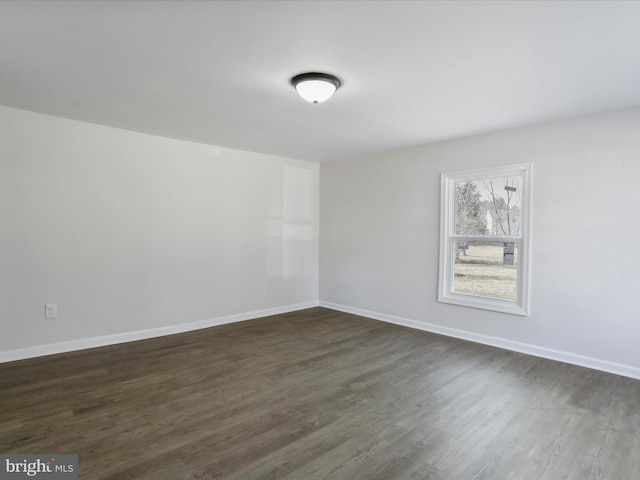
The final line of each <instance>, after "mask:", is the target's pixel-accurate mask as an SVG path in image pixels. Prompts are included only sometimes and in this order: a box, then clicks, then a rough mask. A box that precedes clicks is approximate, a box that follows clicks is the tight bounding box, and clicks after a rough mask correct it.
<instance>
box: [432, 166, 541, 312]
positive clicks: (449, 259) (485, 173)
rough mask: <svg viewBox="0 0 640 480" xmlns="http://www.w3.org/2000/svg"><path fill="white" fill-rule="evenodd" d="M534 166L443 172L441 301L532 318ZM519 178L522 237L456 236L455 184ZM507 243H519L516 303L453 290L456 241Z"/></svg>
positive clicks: (439, 290)
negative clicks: (532, 179)
mask: <svg viewBox="0 0 640 480" xmlns="http://www.w3.org/2000/svg"><path fill="white" fill-rule="evenodd" d="M531 170H532V165H531V164H519V165H507V166H501V167H492V168H481V169H474V170H464V171H458V172H444V173H442V175H441V199H440V275H439V286H438V301H439V302H442V303H449V304H453V305H461V306H465V307H472V308H481V309H484V310H492V311H495V312H502V313H510V314H514V315H522V316H528V315H529V307H530V294H529V293H530V292H529V285H530V272H531ZM515 176H520V177H521V178H522V186H521V189H522V192H521V197H520V198H521V203H522V204H521V205H520V222H521V225H520V235H518V236H493V235H492V236H489V235H456V234H455V225H454V223H455V216H454V212H455V183H456V182H460V181H467V180H468V181H473V180H483V179H490V178H504V177H515ZM483 239H490V240H504V241H506V242H508V241H516V242H517V243H518V245H519V247H518V275H517V294H516V300H503V299H499V298H493V297H485V296H480V295H470V294H464V293H456V292H454V290H453V286H454V285H453V280H454V263H455V257H456V252H455V251H454V248H455V247H454V244H455V241H456V240H483Z"/></svg>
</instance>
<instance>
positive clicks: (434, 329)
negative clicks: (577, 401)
mask: <svg viewBox="0 0 640 480" xmlns="http://www.w3.org/2000/svg"><path fill="white" fill-rule="evenodd" d="M319 304H320V306H321V307H326V308H330V309H332V310H338V311H340V312H346V313H352V314H354V315H360V316H362V317H367V318H372V319H374V320H381V321H383V322H388V323H394V324H396V325H402V326H405V327H409V328H415V329H417V330H424V331H425V332H431V333H437V334H440V335H446V336H448V337H454V338H460V339H462V340H469V341H471V342H476V343H482V344H484V345H490V346H492V347H498V348H503V349H505V350H512V351H514V352H520V353H526V354H529V355H534V356H536V357H542V358H547V359H549V360H557V361H560V362H565V363H570V364H572V365H579V366H581V367H587V368H592V369H594V370H600V371H603V372H608V373H615V374H616V375H622V376H624V377H630V378H635V379H638V380H640V368H638V367H633V366H631V365H624V364H621V363H615V362H609V361H607V360H601V359H598V358H592V357H585V356H583V355H577V354H574V353H570V352H563V351H561V350H553V349H551V348H545V347H539V346H537V345H531V344H528V343H520V342H514V341H512V340H507V339H504V338H499V337H492V336H488V335H482V334H479V333H473V332H468V331H466V330H459V329H456V328H449V327H443V326H441V325H435V324H432V323H426V322H418V321H416V320H410V319H408V318H402V317H396V316H394V315H387V314H385V313H378V312H371V311H369V310H363V309H360V308H354V307H348V306H346V305H340V304H336V303H331V302H324V301H320V303H319Z"/></svg>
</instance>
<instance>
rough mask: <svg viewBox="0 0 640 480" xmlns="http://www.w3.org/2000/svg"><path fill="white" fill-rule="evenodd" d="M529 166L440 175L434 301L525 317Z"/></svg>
mask: <svg viewBox="0 0 640 480" xmlns="http://www.w3.org/2000/svg"><path fill="white" fill-rule="evenodd" d="M530 177H531V165H529V164H527V165H512V166H507V167H497V168H487V169H480V170H468V171H463V172H450V173H443V174H442V187H441V188H442V191H441V195H442V199H441V212H440V215H441V221H440V230H441V238H440V285H439V292H438V301H440V302H444V303H452V304H455V305H463V306H467V307H475V308H483V309H486V310H494V311H497V312H505V313H513V314H516V315H528V314H529V262H530V258H529V251H530V244H531V242H530V232H529V230H530V228H529V224H530V213H529V212H530V209H531V202H530V198H531V192H530Z"/></svg>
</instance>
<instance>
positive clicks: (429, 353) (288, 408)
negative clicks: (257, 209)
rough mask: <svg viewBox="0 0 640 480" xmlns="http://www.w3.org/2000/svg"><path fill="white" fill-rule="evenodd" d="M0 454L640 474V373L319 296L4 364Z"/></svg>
mask: <svg viewBox="0 0 640 480" xmlns="http://www.w3.org/2000/svg"><path fill="white" fill-rule="evenodd" d="M0 405H1V408H0V452H2V453H73V454H78V455H79V460H80V478H81V479H86V480H89V479H90V480H121V479H154V480H157V479H168V480H176V479H184V480H196V479H226V480H232V479H234V480H258V479H261V480H265V479H278V480H280V479H282V480H300V479H304V480H318V479H338V480H342V479H345V480H351V479H370V480H396V479H408V480H409V479H413V480H415V479H420V480H441V479H454V480H466V479H489V480H500V479H518V480H520V479H531V480H533V479H535V480H542V479H545V480H559V479H576V480H578V479H579V480H584V479H597V480H625V479H629V480H637V479H638V478H640V454H639V453H638V452H640V381H637V380H632V379H629V378H624V377H619V376H616V375H611V374H607V373H602V372H597V371H593V370H589V369H586V368H582V367H577V366H572V365H567V364H564V363H561V362H554V361H551V360H545V359H540V358H535V357H531V356H528V355H524V354H520V353H514V352H508V351H504V350H500V349H497V348H493V347H488V346H484V345H478V344H474V343H471V342H466V341H462V340H457V339H453V338H448V337H443V336H439V335H435V334H430V333H426V332H420V331H416V330H411V329H408V328H404V327H400V326H397V325H390V324H386V323H383V322H378V321H375V320H370V319H366V318H363V317H358V316H355V315H350V314H346V313H341V312H336V311H333V310H329V309H325V308H312V309H308V310H304V311H299V312H293V313H289V314H283V315H275V316H272V317H266V318H262V319H257V320H253V321H246V322H240V323H236V324H229V325H223V326H220V327H215V328H210V329H205V330H200V331H196V332H188V333H184V334H179V335H172V336H167V337H162V338H156V339H150V340H144V341H139V342H132V343H129V344H122V345H114V346H108V347H102V348H96V349H91V350H85V351H80V352H71V353H67V354H62V355H54V356H50V357H43V358H36V359H30V360H24V361H19V362H11V363H6V364H1V365H0Z"/></svg>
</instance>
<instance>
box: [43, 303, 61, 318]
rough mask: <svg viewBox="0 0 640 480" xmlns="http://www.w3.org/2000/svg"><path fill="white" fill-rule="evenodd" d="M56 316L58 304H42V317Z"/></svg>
mask: <svg viewBox="0 0 640 480" xmlns="http://www.w3.org/2000/svg"><path fill="white" fill-rule="evenodd" d="M57 316H58V305H57V304H55V303H46V304H45V305H44V318H56V317H57Z"/></svg>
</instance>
